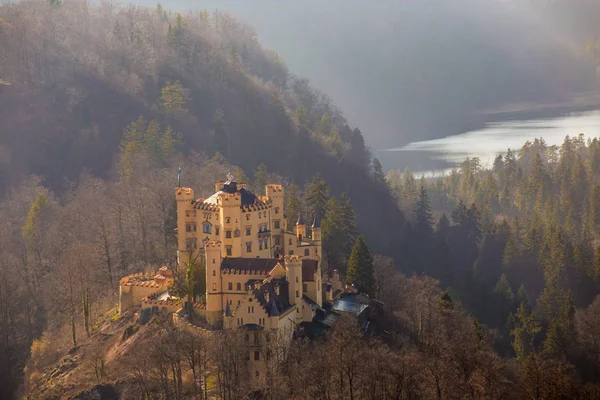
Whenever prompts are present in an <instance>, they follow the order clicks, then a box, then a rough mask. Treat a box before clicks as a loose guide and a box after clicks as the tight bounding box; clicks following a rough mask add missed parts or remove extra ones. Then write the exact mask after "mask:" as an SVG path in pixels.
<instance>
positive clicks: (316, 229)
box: [311, 215, 321, 244]
mask: <svg viewBox="0 0 600 400" xmlns="http://www.w3.org/2000/svg"><path fill="white" fill-rule="evenodd" d="M311 228H312V240H313V241H315V242H319V244H320V242H321V218H319V216H318V215H316V216H315V220H314V222H313V224H312V227H311Z"/></svg>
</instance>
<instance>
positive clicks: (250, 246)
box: [246, 242, 252, 253]
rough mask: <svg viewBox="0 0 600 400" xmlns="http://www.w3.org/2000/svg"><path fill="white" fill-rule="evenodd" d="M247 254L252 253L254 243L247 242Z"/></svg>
mask: <svg viewBox="0 0 600 400" xmlns="http://www.w3.org/2000/svg"><path fill="white" fill-rule="evenodd" d="M246 252H247V253H252V242H247V243H246Z"/></svg>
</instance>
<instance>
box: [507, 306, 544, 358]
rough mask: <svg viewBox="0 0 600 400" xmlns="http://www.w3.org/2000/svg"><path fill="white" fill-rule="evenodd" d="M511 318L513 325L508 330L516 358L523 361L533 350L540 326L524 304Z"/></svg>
mask: <svg viewBox="0 0 600 400" xmlns="http://www.w3.org/2000/svg"><path fill="white" fill-rule="evenodd" d="M513 320H514V327H513V329H512V330H511V332H510V335H511V336H512V337H513V349H514V350H515V353H516V355H517V360H519V361H524V360H525V359H526V358H527V356H528V355H529V354H530V353H531V352H532V351H534V341H535V336H536V335H537V334H538V333H539V332H540V331H541V329H542V328H541V326H540V325H539V324H538V323H537V321H536V320H535V318H534V317H533V315H532V314H531V312H530V311H529V310H528V308H527V306H526V305H525V304H521V305H520V306H519V309H518V310H517V313H516V314H515V315H514V317H513Z"/></svg>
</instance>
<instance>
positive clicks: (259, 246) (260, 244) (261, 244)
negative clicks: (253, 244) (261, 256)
mask: <svg viewBox="0 0 600 400" xmlns="http://www.w3.org/2000/svg"><path fill="white" fill-rule="evenodd" d="M262 247H263V241H262V239H260V240H259V241H258V249H259V250H262Z"/></svg>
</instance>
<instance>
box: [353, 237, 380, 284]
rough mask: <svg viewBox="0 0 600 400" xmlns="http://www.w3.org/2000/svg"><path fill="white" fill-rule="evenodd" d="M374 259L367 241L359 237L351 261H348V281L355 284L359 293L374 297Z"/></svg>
mask: <svg viewBox="0 0 600 400" xmlns="http://www.w3.org/2000/svg"><path fill="white" fill-rule="evenodd" d="M373 268H374V266H373V257H372V256H371V252H370V251H369V248H368V247H367V244H366V242H365V240H364V239H363V238H362V236H359V238H358V239H356V242H355V243H354V247H353V248H352V253H351V254H350V260H349V261H348V273H347V275H346V280H347V281H348V283H350V284H353V285H354V286H355V287H356V288H357V289H358V291H359V292H361V293H365V294H367V295H372V294H373V293H374V290H375V276H374V269H373Z"/></svg>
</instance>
